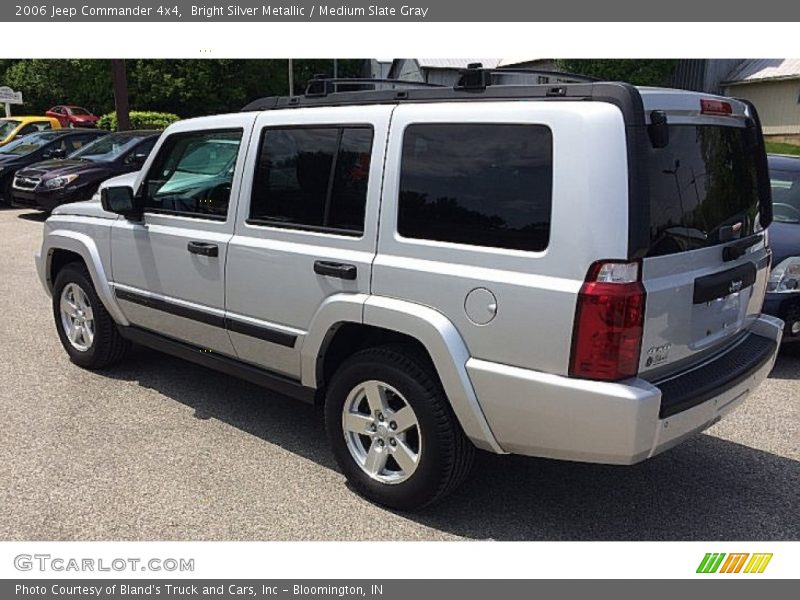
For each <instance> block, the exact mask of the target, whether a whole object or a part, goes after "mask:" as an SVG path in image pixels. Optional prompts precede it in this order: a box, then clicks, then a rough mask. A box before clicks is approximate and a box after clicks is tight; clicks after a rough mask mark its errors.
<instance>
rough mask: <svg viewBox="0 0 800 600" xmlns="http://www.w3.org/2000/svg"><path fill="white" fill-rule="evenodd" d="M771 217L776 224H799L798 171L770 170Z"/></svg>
mask: <svg viewBox="0 0 800 600" xmlns="http://www.w3.org/2000/svg"><path fill="white" fill-rule="evenodd" d="M769 179H770V186H771V187H772V217H773V219H774V220H775V221H777V222H778V223H800V169H798V170H797V171H788V170H780V169H771V170H770V173H769Z"/></svg>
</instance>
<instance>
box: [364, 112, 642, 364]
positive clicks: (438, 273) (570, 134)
mask: <svg viewBox="0 0 800 600" xmlns="http://www.w3.org/2000/svg"><path fill="white" fill-rule="evenodd" d="M437 122H438V123H459V122H464V123H467V122H472V123H521V124H542V125H546V126H548V127H549V128H550V129H551V131H552V136H553V182H552V190H553V205H552V225H551V232H550V242H549V246H548V247H547V249H546V250H544V251H543V252H524V251H516V250H503V249H497V248H484V247H477V246H469V245H461V244H453V243H444V242H436V241H428V240H419V239H410V238H404V237H402V236H400V235H399V234H398V233H397V209H398V193H399V181H400V161H401V156H402V141H403V133H404V130H405V128H406V127H407V126H408V125H410V124H413V123H437ZM386 165H387V166H386V173H385V179H384V195H383V205H382V212H381V222H380V235H379V248H378V255H377V257H376V259H375V263H374V267H373V285H372V293H373V294H377V295H381V296H389V297H395V298H403V299H406V300H410V301H413V302H416V303H418V304H422V305H425V306H428V307H431V308H434V309H435V310H438V311H439V312H441V313H442V314H444V315H445V316H446V317H447V318H448V319H450V320H451V321H452V322H453V324H454V325H455V326H456V328H457V329H458V331H459V333H460V335H461V336H462V337H463V339H464V340H465V343H466V345H467V347H468V349H469V352H470V355H471V356H473V357H475V358H479V359H484V360H488V361H493V362H499V363H503V364H507V365H513V366H519V367H524V368H530V369H536V370H541V371H545V372H549V373H556V374H565V373H566V372H567V370H568V363H569V354H570V348H571V337H572V326H573V319H574V313H575V302H576V296H577V293H578V291H579V289H580V287H581V284H582V282H583V279H584V277H585V274H586V271H587V268H588V266H589V265H590V264H591V263H592V262H593V261H595V260H597V259H599V258H624V257H625V256H626V253H627V224H628V200H627V190H628V184H627V180H628V179H627V178H628V173H627V158H626V145H625V135H624V124H623V118H622V114H621V113H620V111H619V110H618V109H617V108H616V107H614V106H613V105H611V104H607V103H603V102H571V101H564V102H560V101H559V102H487V103H477V102H475V103H463V104H458V103H441V104H431V105H418V106H415V105H403V106H399V107H398V108H397V109H396V110H395V113H394V115H393V119H392V125H391V131H390V136H389V146H388V153H387V163H386ZM476 288H486V289H488V290H490V291H491V292H492V294H494V296H495V297H496V299H497V314H496V317H495V318H494V319H493V320H492V321H491V322H489V323H488V324H486V325H476V324H475V323H473V322H472V321H471V320H470V319H469V318H468V317H467V314H466V311H465V300H466V298H467V295H468V294H469V293H470V291H472V290H474V289H476Z"/></svg>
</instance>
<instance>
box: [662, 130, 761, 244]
mask: <svg viewBox="0 0 800 600" xmlns="http://www.w3.org/2000/svg"><path fill="white" fill-rule="evenodd" d="M757 151H758V146H757V144H756V143H755V142H754V141H753V136H752V132H751V133H748V130H747V129H745V128H740V127H720V126H716V125H672V126H670V127H669V143H668V144H667V146H666V147H665V148H651V149H650V151H649V153H650V155H649V156H648V157H647V161H648V162H647V164H648V172H649V178H650V181H649V184H650V244H651V246H650V251H649V252H648V255H649V256H661V255H665V254H675V253H678V252H685V251H688V250H695V249H698V248H705V247H707V246H713V245H715V244H720V243H724V242H726V241H730V240H733V239H737V238H742V237H747V236H748V235H751V234H753V233H754V232H755V231H756V230H757V229H758V227H759V225H758V216H759V205H760V202H761V200H760V195H759V185H758V183H759V156H758V155H757ZM762 156H763V155H762Z"/></svg>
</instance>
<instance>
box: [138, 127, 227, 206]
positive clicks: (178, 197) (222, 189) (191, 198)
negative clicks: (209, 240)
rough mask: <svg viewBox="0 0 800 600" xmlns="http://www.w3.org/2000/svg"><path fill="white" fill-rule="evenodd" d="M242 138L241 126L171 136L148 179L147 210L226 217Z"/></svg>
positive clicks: (146, 192) (145, 191) (162, 148)
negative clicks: (235, 128)
mask: <svg viewBox="0 0 800 600" xmlns="http://www.w3.org/2000/svg"><path fill="white" fill-rule="evenodd" d="M241 141H242V130H241V129H237V130H225V131H193V132H191V133H176V134H173V135H171V136H169V137H168V138H167V139H166V141H165V142H164V144H163V145H162V146H161V148H160V149H159V151H158V155H157V156H156V158H155V160H154V161H153V164H152V166H151V167H150V170H149V171H148V173H147V179H145V183H144V194H145V198H144V200H145V210H148V211H150V212H162V213H167V214H183V215H188V216H198V217H212V218H214V217H216V218H225V216H226V215H227V214H228V203H229V201H230V195H231V183H232V181H233V174H234V170H235V167H236V157H237V156H238V154H239V146H240V144H241Z"/></svg>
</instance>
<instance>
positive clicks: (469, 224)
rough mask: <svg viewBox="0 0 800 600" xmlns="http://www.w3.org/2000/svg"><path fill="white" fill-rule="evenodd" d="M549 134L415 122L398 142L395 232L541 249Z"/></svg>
mask: <svg viewBox="0 0 800 600" xmlns="http://www.w3.org/2000/svg"><path fill="white" fill-rule="evenodd" d="M552 185H553V136H552V133H551V131H550V129H549V128H548V127H546V126H544V125H510V124H508V125H507V124H471V123H457V124H451V123H447V124H424V125H422V124H419V125H410V126H409V127H408V128H407V129H406V131H405V133H404V137H403V157H402V163H401V167H400V197H399V210H398V232H399V233H400V235H402V236H404V237H407V238H417V239H424V240H433V241H440V242H451V243H456V244H468V245H473V246H488V247H495V248H506V249H512V250H527V251H541V250H544V249H545V248H546V247H547V244H548V241H549V238H550V214H551V208H552V198H551V195H552V194H551V190H552Z"/></svg>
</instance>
